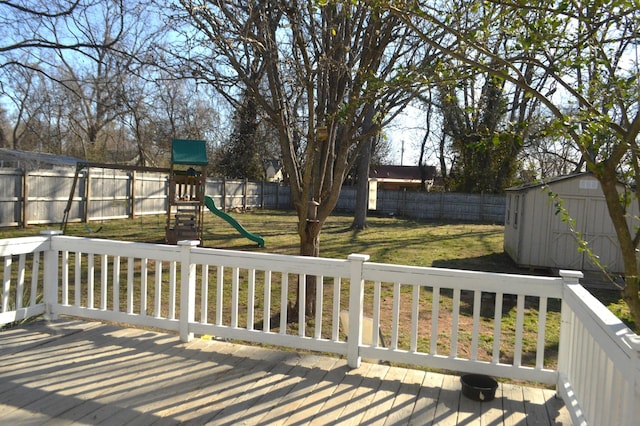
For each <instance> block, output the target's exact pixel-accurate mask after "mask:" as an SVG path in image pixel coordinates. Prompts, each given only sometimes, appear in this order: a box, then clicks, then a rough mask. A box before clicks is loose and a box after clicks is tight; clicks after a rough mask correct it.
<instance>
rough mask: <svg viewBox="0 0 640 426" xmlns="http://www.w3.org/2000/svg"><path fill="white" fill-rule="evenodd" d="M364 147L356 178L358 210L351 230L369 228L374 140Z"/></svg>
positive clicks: (359, 159) (369, 140)
mask: <svg viewBox="0 0 640 426" xmlns="http://www.w3.org/2000/svg"><path fill="white" fill-rule="evenodd" d="M364 144H365V145H364V147H363V149H362V151H360V154H359V155H358V170H357V178H356V210H355V214H354V216H353V223H352V224H351V229H365V228H366V227H367V211H368V210H369V165H370V163H371V151H372V149H373V138H370V139H368V140H367V141H366V142H364Z"/></svg>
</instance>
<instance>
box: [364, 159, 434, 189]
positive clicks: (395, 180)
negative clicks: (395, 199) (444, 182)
mask: <svg viewBox="0 0 640 426" xmlns="http://www.w3.org/2000/svg"><path fill="white" fill-rule="evenodd" d="M425 169H426V176H425V182H424V184H425V187H424V189H425V190H427V191H430V190H431V188H432V187H433V184H434V179H435V175H436V168H435V166H425ZM369 180H370V181H375V182H377V187H378V188H379V189H394V190H401V189H407V190H414V191H415V190H419V189H421V187H422V175H421V174H420V167H419V166H388V165H380V166H375V167H372V168H371V171H370V173H369Z"/></svg>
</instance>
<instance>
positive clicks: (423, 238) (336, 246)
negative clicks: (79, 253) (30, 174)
mask: <svg viewBox="0 0 640 426" xmlns="http://www.w3.org/2000/svg"><path fill="white" fill-rule="evenodd" d="M230 214H231V216H233V217H234V218H235V219H236V220H237V221H238V222H240V223H241V224H242V225H243V226H244V227H245V228H246V229H247V230H248V231H250V232H253V233H255V234H259V235H261V236H262V237H263V238H264V239H265V245H266V247H265V248H259V247H257V245H255V244H254V243H253V242H252V241H250V240H248V239H246V238H243V237H242V236H241V235H240V234H239V233H238V232H237V231H236V230H235V229H234V228H233V227H232V226H231V225H229V224H228V223H227V222H225V221H223V220H222V219H219V218H217V217H216V216H214V215H213V214H207V213H205V224H204V227H203V228H204V245H205V246H206V247H213V248H221V249H230V250H247V251H257V252H269V253H281V254H298V253H299V238H298V235H297V232H296V225H297V218H296V216H295V213H294V212H292V211H275V210H254V211H252V212H250V213H234V212H231V213H230ZM352 220H353V219H352V216H348V215H339V214H338V215H334V216H331V217H330V218H329V219H328V220H327V222H326V223H325V225H324V227H323V230H322V234H321V236H320V255H321V256H322V257H330V258H339V259H344V258H346V257H347V256H348V255H349V254H351V253H363V254H368V255H370V256H371V260H372V261H374V262H383V263H400V264H405V265H416V266H437V267H444V268H460V269H472V270H483V271H491V272H513V273H523V272H524V273H528V272H529V271H523V270H521V269H519V268H517V267H516V265H515V264H514V263H513V262H512V261H511V259H510V258H509V256H507V255H506V254H505V253H504V252H503V248H502V242H503V232H504V227H503V226H502V225H482V224H468V223H457V224H449V223H436V222H420V221H415V220H409V219H401V218H380V217H369V219H368V228H367V229H365V230H362V231H354V230H350V229H349V226H350V225H351V222H352ZM164 226H165V217H164V216H145V217H140V218H136V219H124V220H111V221H104V222H90V223H89V224H88V225H85V224H83V223H70V224H68V226H67V232H66V233H67V235H75V236H83V237H92V238H106V239H117V240H125V241H139V242H164V235H165V231H164ZM59 228H60V225H57V224H52V225H38V226H30V227H29V228H27V229H16V228H4V229H0V237H1V238H10V237H17V236H26V235H38V234H39V233H40V231H41V230H45V229H59ZM98 230H99V231H98ZM96 231H98V232H96Z"/></svg>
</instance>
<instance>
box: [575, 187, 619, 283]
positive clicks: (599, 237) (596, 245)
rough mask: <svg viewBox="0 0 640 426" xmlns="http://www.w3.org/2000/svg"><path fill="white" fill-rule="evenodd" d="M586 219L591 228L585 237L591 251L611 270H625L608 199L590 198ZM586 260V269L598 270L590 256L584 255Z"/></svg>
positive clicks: (584, 266)
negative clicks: (608, 206)
mask: <svg viewBox="0 0 640 426" xmlns="http://www.w3.org/2000/svg"><path fill="white" fill-rule="evenodd" d="M586 219H587V220H588V222H587V223H588V224H589V228H588V230H587V232H586V236H585V238H586V240H587V241H588V242H589V247H590V248H591V251H592V252H593V253H594V254H595V255H596V256H598V258H599V260H600V264H602V265H603V266H606V267H607V269H609V270H611V271H624V265H623V262H622V255H621V253H620V248H619V244H618V237H617V235H616V231H615V229H614V227H613V222H612V221H611V218H610V216H609V210H608V209H607V203H606V201H605V200H604V199H595V198H592V199H590V200H589V205H588V207H587V218H586ZM584 262H585V263H584V265H583V268H584V269H586V270H590V271H593V270H598V267H597V266H595V265H594V264H593V262H592V261H591V258H590V257H589V256H587V255H585V256H584Z"/></svg>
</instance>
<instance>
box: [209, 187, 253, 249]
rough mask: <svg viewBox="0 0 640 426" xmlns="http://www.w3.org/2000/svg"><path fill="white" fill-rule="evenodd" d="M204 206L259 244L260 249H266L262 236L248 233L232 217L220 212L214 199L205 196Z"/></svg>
mask: <svg viewBox="0 0 640 426" xmlns="http://www.w3.org/2000/svg"><path fill="white" fill-rule="evenodd" d="M204 205H205V206H207V208H208V209H209V210H211V213H213V214H215V215H216V216H218V217H219V218H221V219H224V220H226V221H227V222H229V223H230V224H231V225H232V226H233V227H234V228H236V230H237V231H238V232H239V233H240V234H241V235H242V236H243V237H245V238H248V239H250V240H251V241H253V242H256V243H258V247H264V239H263V238H262V237H261V236H260V235H256V234H252V233H251V232H249V231H247V230H246V229H244V227H243V226H242V225H240V224H239V223H238V222H237V221H236V220H235V219H234V218H232V217H231V216H229V215H228V214H226V213H225V212H223V211H222V210H219V209H218V208H217V207H216V203H214V202H213V198H211V197H209V196H208V195H205V196H204Z"/></svg>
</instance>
